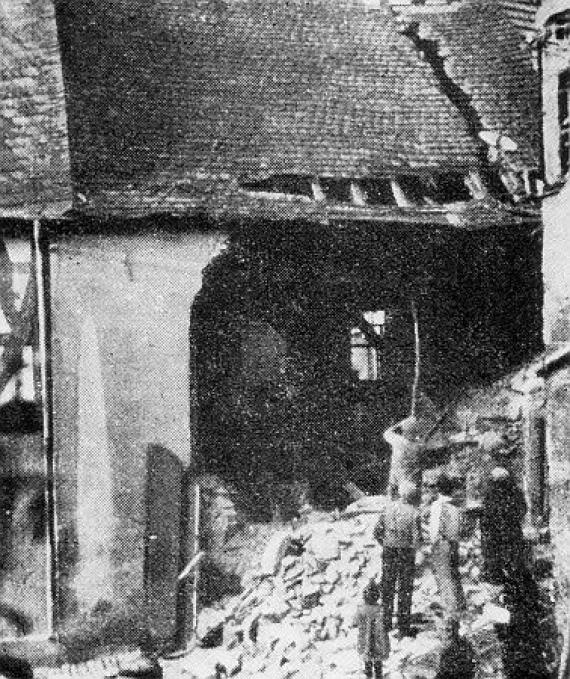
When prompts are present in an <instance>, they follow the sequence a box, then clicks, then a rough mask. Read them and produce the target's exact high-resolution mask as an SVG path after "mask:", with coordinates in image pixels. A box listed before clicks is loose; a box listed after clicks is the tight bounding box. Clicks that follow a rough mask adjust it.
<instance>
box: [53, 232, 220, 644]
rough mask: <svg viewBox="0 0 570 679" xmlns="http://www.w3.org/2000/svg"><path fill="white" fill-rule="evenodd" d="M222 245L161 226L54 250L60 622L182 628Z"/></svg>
mask: <svg viewBox="0 0 570 679" xmlns="http://www.w3.org/2000/svg"><path fill="white" fill-rule="evenodd" d="M223 243H224V236H223V235H222V234H220V233H218V232H203V233H199V232H191V233H184V234H168V233H156V232H155V233H148V234H133V235H129V236H121V235H113V233H108V234H107V235H84V236H62V237H60V238H58V239H57V240H56V243H55V244H54V245H53V246H52V254H51V296H52V299H51V304H52V334H53V340H52V342H53V365H52V373H53V392H54V446H55V451H56V455H57V469H58V478H57V496H56V501H57V510H58V528H59V539H60V567H61V585H62V594H61V601H60V612H61V614H62V616H63V617H64V618H65V617H67V618H70V617H71V616H73V615H90V614H92V615H95V614H97V615H99V614H100V613H101V611H104V612H110V613H109V614H110V615H114V616H116V615H121V614H122V615H124V617H125V620H128V619H129V616H130V617H131V623H130V624H131V625H132V626H133V627H134V626H135V625H136V624H140V626H141V627H142V628H143V629H145V630H148V631H150V632H151V633H152V634H153V635H156V636H158V637H168V636H169V635H171V634H172V633H173V631H174V626H175V621H176V606H177V583H176V576H177V574H178V572H179V568H180V564H179V556H180V550H181V542H182V541H183V540H184V539H185V538H184V534H183V533H184V530H183V528H182V532H181V509H182V498H183V485H182V479H183V473H184V470H185V469H186V468H187V467H188V465H189V463H190V462H191V459H192V444H191V442H192V432H191V424H190V422H191V418H190V409H191V406H190V396H191V380H192V375H191V371H190V366H191V362H192V356H191V349H190V347H191V344H190V337H189V327H190V312H191V306H192V302H193V299H194V296H195V295H196V293H197V292H198V291H199V289H200V287H201V285H202V270H203V268H204V267H205V266H206V265H207V264H208V263H209V262H210V261H211V259H212V258H213V257H215V256H216V255H217V254H218V253H219V252H220V250H221V249H222V247H223ZM136 620H138V623H135V621H136ZM126 632H127V630H126Z"/></svg>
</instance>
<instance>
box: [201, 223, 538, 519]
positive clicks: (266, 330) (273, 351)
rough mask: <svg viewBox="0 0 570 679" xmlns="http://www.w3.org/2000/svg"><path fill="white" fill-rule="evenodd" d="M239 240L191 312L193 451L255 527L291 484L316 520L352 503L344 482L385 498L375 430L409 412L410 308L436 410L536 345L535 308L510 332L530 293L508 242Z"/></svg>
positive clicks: (454, 234)
mask: <svg viewBox="0 0 570 679" xmlns="http://www.w3.org/2000/svg"><path fill="white" fill-rule="evenodd" d="M233 234H234V235H233V236H232V238H231V239H230V243H229V245H228V248H227V250H226V251H225V252H224V253H223V254H221V255H220V256H219V257H218V258H217V259H216V260H214V261H213V262H212V263H211V265H210V266H208V267H207V269H206V270H205V272H204V285H203V288H202V290H201V292H200V294H199V295H198V296H197V298H196V301H195V304H194V308H193V320H192V325H193V328H194V331H193V335H194V341H195V352H196V353H195V356H196V368H195V370H196V417H197V422H196V431H197V450H198V456H199V459H200V464H201V467H202V470H203V471H206V472H210V473H215V474H217V475H219V476H220V477H222V478H223V479H224V480H225V481H226V482H227V483H228V484H230V485H232V486H233V487H235V488H236V489H237V490H238V493H237V495H238V496H239V497H240V499H241V500H242V501H243V502H244V505H245V506H246V508H249V509H250V510H251V511H253V512H254V514H255V515H256V518H264V517H265V518H268V517H269V516H270V515H271V513H272V510H273V509H275V506H274V505H275V503H276V502H278V501H279V493H286V492H287V490H286V488H287V487H290V486H295V485H297V486H302V487H306V486H308V487H309V489H310V494H311V496H312V499H313V501H315V502H316V504H320V505H321V506H323V507H331V506H332V507H334V506H337V505H342V503H343V502H346V501H347V500H348V497H347V495H346V492H345V490H344V488H343V486H344V484H345V483H346V481H347V480H350V481H353V482H354V483H356V484H357V485H359V486H361V487H363V489H364V490H366V491H368V492H380V491H382V490H383V488H384V481H385V479H384V472H385V455H386V453H387V451H386V449H385V447H384V444H383V441H382V431H383V430H384V428H385V427H387V426H388V425H389V424H392V423H393V422H394V421H396V420H397V419H400V418H401V417H403V416H405V415H406V414H407V413H408V411H409V407H410V393H411V385H412V380H413V370H414V339H413V328H412V317H411V313H410V301H411V300H412V299H414V300H415V301H416V302H417V304H418V307H419V309H420V324H421V332H422V350H423V356H422V382H421V389H422V391H423V392H424V393H426V394H427V395H428V396H429V397H430V398H431V399H432V400H433V401H434V402H435V403H436V404H439V405H441V404H444V403H446V402H448V401H449V399H450V398H452V397H453V396H454V395H455V394H457V393H458V391H460V390H461V388H462V387H463V386H464V385H466V384H469V385H474V384H477V383H481V382H482V381H485V380H486V379H491V378H496V375H497V374H500V373H501V372H502V371H504V370H506V369H508V367H509V366H512V365H515V364H516V363H517V362H518V361H520V360H521V358H522V356H524V355H525V353H527V352H528V348H529V346H533V345H534V346H535V347H536V341H535V338H536V337H537V336H538V334H537V327H538V326H537V324H536V317H537V313H536V312H537V308H534V307H533V301H534V297H533V296H532V295H528V294H527V299H526V303H525V304H524V305H518V309H517V314H518V317H519V319H520V322H521V323H523V324H524V325H525V328H524V330H523V331H521V328H520V324H519V325H518V328H517V324H513V311H514V309H515V308H517V307H516V306H513V302H514V297H519V296H520V295H521V294H522V293H523V291H525V290H526V291H527V292H528V291H529V290H531V291H532V290H536V281H535V280H534V279H531V278H530V276H529V275H528V272H529V271H531V269H530V268H529V269H526V272H525V271H524V269H523V266H524V261H523V258H522V257H521V255H520V254H517V253H516V252H513V251H512V250H511V245H512V244H513V243H512V242H511V240H512V237H514V235H515V234H513V235H512V236H509V234H505V233H503V234H496V235H493V234H490V233H489V231H486V232H478V233H469V232H458V231H456V230H442V229H435V228H433V229H429V228H428V227H425V226H422V227H414V226H406V227H403V226H401V225H391V224H384V225H379V224H362V223H347V224H334V225H330V224H315V223H306V222H297V223H296V222H288V223H286V224H281V223H254V222H253V221H251V222H248V223H247V224H246V225H240V226H239V227H238V228H236V229H234V230H233ZM516 236H517V238H518V239H519V240H521V236H522V234H520V233H519V234H516ZM521 248H522V245H521ZM521 252H522V250H521V249H519V250H518V253H521ZM530 256H531V255H529V254H528V251H527V254H525V257H526V260H528V257H530ZM526 260H525V261H526ZM513 268H516V269H517V271H516V273H517V275H518V277H519V278H520V279H521V280H523V284H522V286H521V287H519V288H513V287H510V280H511V279H510V271H511V269H513ZM508 274H509V275H508ZM525 275H526V276H527V280H526V281H524V276H525ZM501 281H505V285H501ZM507 282H509V287H507ZM505 310H507V311H508V312H509V313H508V314H507V315H506V314H505ZM367 312H368V314H370V312H382V313H383V314H384V316H383V317H382V318H384V319H385V323H386V324H385V327H384V328H383V329H382V333H381V337H378V338H375V339H376V340H377V342H376V344H375V351H376V353H377V358H378V372H377V374H376V375H372V376H371V375H366V374H364V372H363V370H360V371H359V370H358V365H355V361H354V347H353V346H351V344H352V343H353V342H352V339H354V331H355V329H358V330H359V333H360V335H361V339H362V338H364V343H366V341H367V338H369V336H370V335H373V332H374V328H373V326H372V325H371V324H370V323H368V322H367V321H366V317H368V318H372V317H371V316H370V315H368V316H366V314H367ZM363 317H364V320H363ZM517 333H518V334H517ZM351 335H352V339H351ZM513 337H517V341H516V342H513ZM351 358H352V359H353V360H351Z"/></svg>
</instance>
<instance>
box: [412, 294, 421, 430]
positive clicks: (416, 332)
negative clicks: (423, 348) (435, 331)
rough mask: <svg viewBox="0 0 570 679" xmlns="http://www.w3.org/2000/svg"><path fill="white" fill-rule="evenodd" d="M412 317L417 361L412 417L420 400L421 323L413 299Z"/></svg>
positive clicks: (413, 386) (413, 387) (415, 364)
mask: <svg viewBox="0 0 570 679" xmlns="http://www.w3.org/2000/svg"><path fill="white" fill-rule="evenodd" d="M412 318H413V321H414V348H415V363H414V383H413V385H412V407H411V409H410V415H411V416H412V417H414V416H415V414H416V405H417V400H418V388H419V386H420V361H421V354H420V323H419V319H418V307H417V305H416V301H415V300H414V299H412Z"/></svg>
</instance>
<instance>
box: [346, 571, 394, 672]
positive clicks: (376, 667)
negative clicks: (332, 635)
mask: <svg viewBox="0 0 570 679" xmlns="http://www.w3.org/2000/svg"><path fill="white" fill-rule="evenodd" d="M379 596H380V590H379V588H378V585H377V584H376V583H375V582H374V580H371V581H370V582H369V583H368V585H367V586H366V588H365V590H364V593H363V598H364V603H363V604H361V605H360V606H359V607H358V610H357V611H356V617H355V618H354V625H356V626H357V627H358V645H357V649H358V654H359V655H360V657H361V658H362V660H363V661H364V676H365V677H371V678H372V677H374V679H382V661H383V660H385V659H386V658H387V657H388V655H389V653H390V639H389V638H388V630H387V629H385V627H384V613H383V611H382V606H381V605H380V604H379V603H378V597H379Z"/></svg>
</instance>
